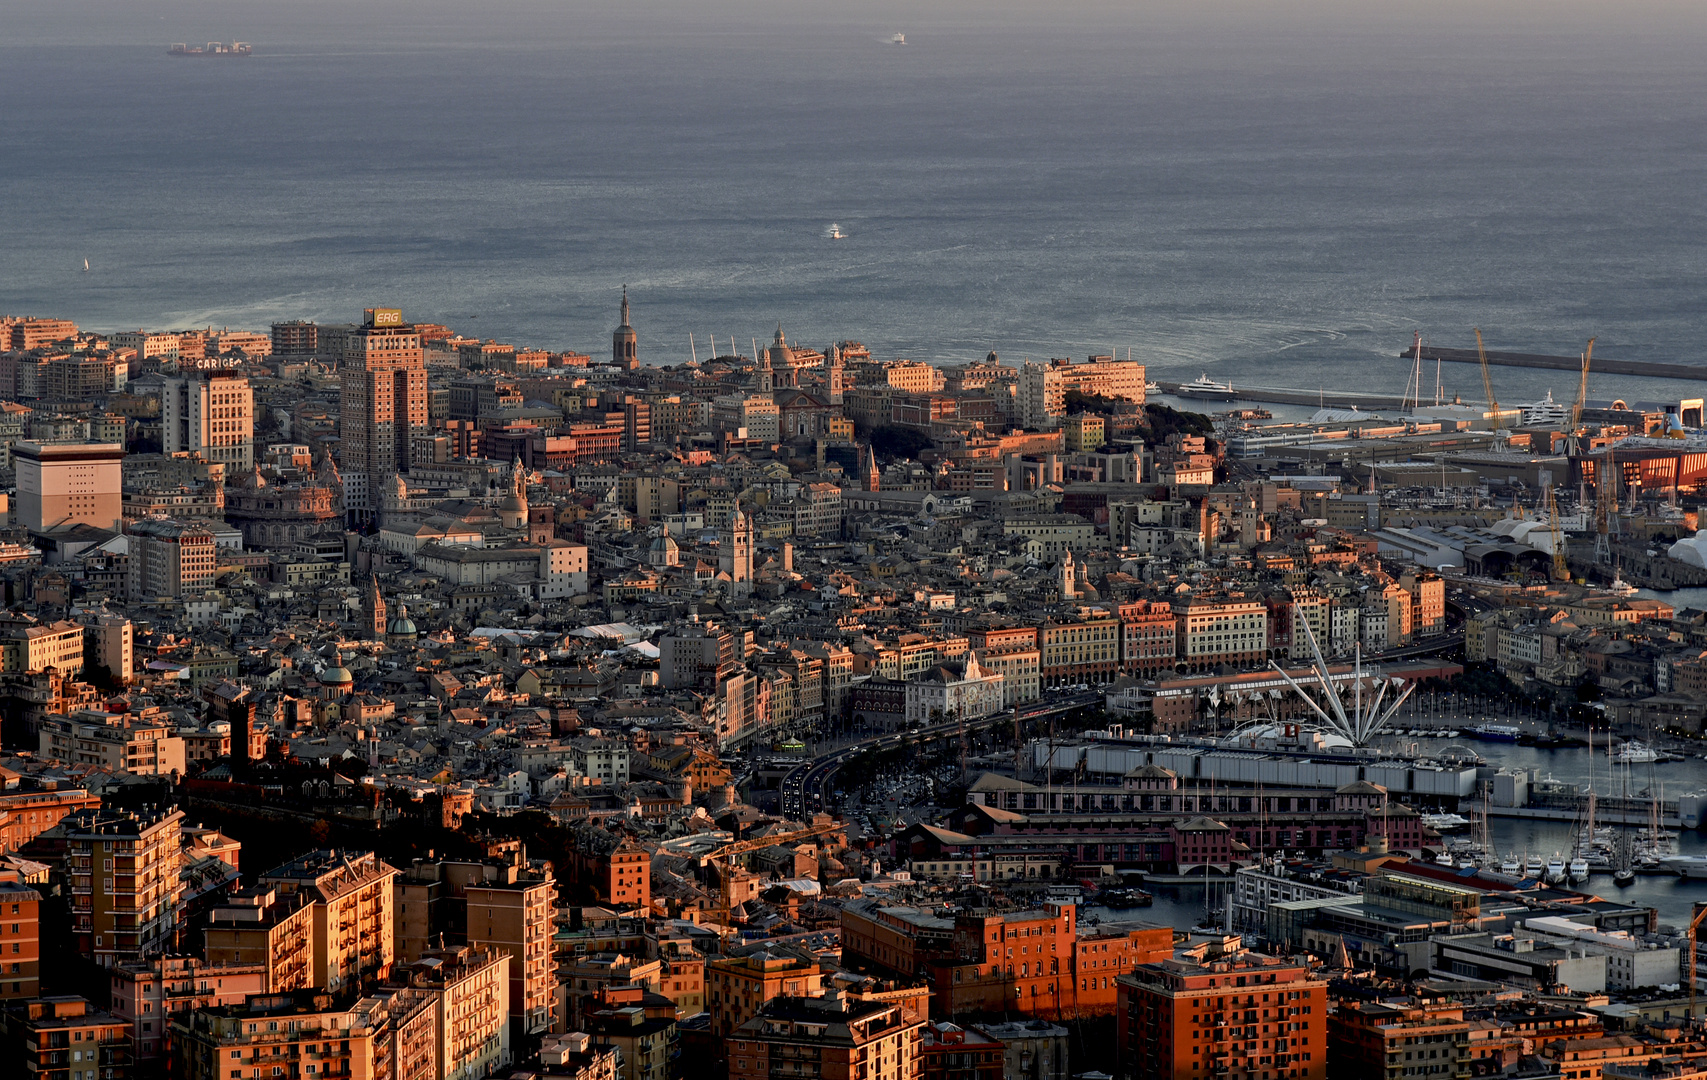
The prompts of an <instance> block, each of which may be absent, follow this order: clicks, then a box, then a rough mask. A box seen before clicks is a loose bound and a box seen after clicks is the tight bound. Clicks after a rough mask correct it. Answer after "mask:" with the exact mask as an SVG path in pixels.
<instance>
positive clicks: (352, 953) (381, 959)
mask: <svg viewBox="0 0 1707 1080" xmlns="http://www.w3.org/2000/svg"><path fill="white" fill-rule="evenodd" d="M396 877H397V871H396V870H394V869H392V868H391V867H390V866H388V865H386V864H385V863H384V862H382V861H380V859H379V857H378V856H377V855H375V854H374V853H373V852H371V851H358V852H342V851H328V850H321V851H311V852H309V853H308V854H306V855H302V856H300V857H298V858H296V859H293V860H291V861H290V862H288V863H285V864H284V865H283V866H279V867H275V868H274V869H272V870H269V871H267V872H266V873H265V874H262V875H261V877H260V879H259V880H258V881H257V882H256V884H257V885H259V886H261V887H267V886H271V887H273V888H275V889H277V890H278V891H279V892H281V893H301V894H302V895H304V896H306V897H308V899H309V901H310V908H311V916H310V925H311V938H310V945H309V949H310V965H311V968H310V971H311V974H310V977H309V978H310V983H309V985H311V986H316V987H320V988H323V989H326V990H333V991H337V990H342V989H344V988H346V987H350V986H354V985H357V984H366V983H369V982H372V981H375V980H379V979H383V978H385V976H386V974H387V973H388V972H389V971H390V970H391V964H392V960H393V959H394V957H395V947H396V946H395V940H394V937H393V929H392V927H393V922H392V920H393V908H392V882H393V880H394V879H395V878H396Z"/></svg>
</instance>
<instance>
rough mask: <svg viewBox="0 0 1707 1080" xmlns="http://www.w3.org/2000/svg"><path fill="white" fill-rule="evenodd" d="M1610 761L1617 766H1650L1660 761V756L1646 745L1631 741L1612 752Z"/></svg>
mask: <svg viewBox="0 0 1707 1080" xmlns="http://www.w3.org/2000/svg"><path fill="white" fill-rule="evenodd" d="M1612 760H1613V761H1614V762H1616V763H1618V764H1619V765H1650V764H1652V763H1653V762H1656V761H1659V760H1661V754H1660V752H1659V751H1658V750H1655V749H1654V748H1653V747H1651V746H1649V745H1648V744H1646V743H1643V742H1637V741H1636V740H1635V739H1631V740H1630V741H1629V742H1627V743H1624V744H1623V745H1622V746H1620V747H1619V748H1618V749H1617V750H1615V751H1614V752H1613V754H1612Z"/></svg>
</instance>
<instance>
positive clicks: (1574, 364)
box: [1399, 345, 1707, 379]
mask: <svg viewBox="0 0 1707 1080" xmlns="http://www.w3.org/2000/svg"><path fill="white" fill-rule="evenodd" d="M1399 358H1400V359H1401V360H1415V359H1416V358H1417V349H1416V346H1414V345H1413V346H1411V347H1410V348H1408V349H1406V350H1405V351H1404V352H1402V353H1400V354H1399ZM1422 358H1423V359H1424V360H1440V361H1444V362H1445V363H1448V364H1480V363H1481V362H1482V360H1481V357H1480V356H1478V355H1477V353H1476V350H1475V349H1435V348H1431V347H1429V346H1427V345H1424V346H1423V347H1422ZM1488 363H1490V364H1494V365H1496V366H1499V367H1522V368H1543V369H1546V370H1548V371H1571V372H1580V371H1581V370H1582V367H1583V358H1582V357H1580V356H1546V355H1543V354H1541V353H1517V352H1495V351H1493V350H1492V349H1490V350H1489V351H1488ZM1589 370H1591V371H1593V372H1596V373H1598V374H1601V375H1635V376H1637V377H1640V378H1648V379H1707V367H1694V366H1691V365H1689V364H1653V363H1649V362H1647V361H1645V360H1607V359H1603V358H1601V357H1599V356H1596V357H1595V358H1594V363H1593V364H1592V365H1591V366H1590V368H1589Z"/></svg>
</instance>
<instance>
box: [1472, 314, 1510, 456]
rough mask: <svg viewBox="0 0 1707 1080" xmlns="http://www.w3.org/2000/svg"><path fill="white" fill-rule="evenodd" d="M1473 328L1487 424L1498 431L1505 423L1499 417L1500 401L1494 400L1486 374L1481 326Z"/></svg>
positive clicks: (1492, 387) (1486, 360) (1486, 356)
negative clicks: (1484, 395) (1485, 403)
mask: <svg viewBox="0 0 1707 1080" xmlns="http://www.w3.org/2000/svg"><path fill="white" fill-rule="evenodd" d="M1474 329H1475V331H1476V356H1477V358H1479V359H1480V360H1481V361H1482V391H1483V393H1485V394H1487V395H1488V414H1489V424H1490V426H1491V427H1492V428H1493V429H1494V430H1495V431H1498V430H1499V429H1500V428H1502V427H1504V426H1505V424H1504V422H1503V421H1502V420H1501V419H1500V403H1499V402H1497V401H1495V400H1494V379H1493V376H1491V375H1489V374H1488V350H1486V349H1484V348H1483V347H1482V330H1481V327H1475V328H1474Z"/></svg>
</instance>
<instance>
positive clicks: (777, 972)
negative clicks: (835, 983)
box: [705, 952, 824, 1038]
mask: <svg viewBox="0 0 1707 1080" xmlns="http://www.w3.org/2000/svg"><path fill="white" fill-rule="evenodd" d="M823 983H824V973H823V970H822V969H821V968H819V967H818V965H817V964H815V963H812V962H811V961H809V960H803V959H801V958H799V957H795V956H781V955H778V954H775V953H768V952H767V953H759V954H755V955H752V956H731V957H720V958H718V959H715V960H709V961H707V962H706V965H705V1009H706V1011H707V1012H709V1013H710V1014H711V1033H712V1034H713V1035H716V1036H718V1037H720V1038H727V1037H729V1035H730V1034H731V1033H732V1032H733V1031H735V1029H736V1028H739V1027H740V1026H741V1025H742V1024H745V1023H746V1022H747V1021H748V1020H751V1019H752V1018H753V1017H755V1016H757V1015H758V1014H759V1010H760V1009H762V1008H763V1007H764V1006H765V1005H766V1004H767V1003H768V1002H771V1001H775V1000H776V999H778V998H781V997H784V996H789V997H815V996H816V995H817V994H819V993H820V992H821V991H822V989H823Z"/></svg>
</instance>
